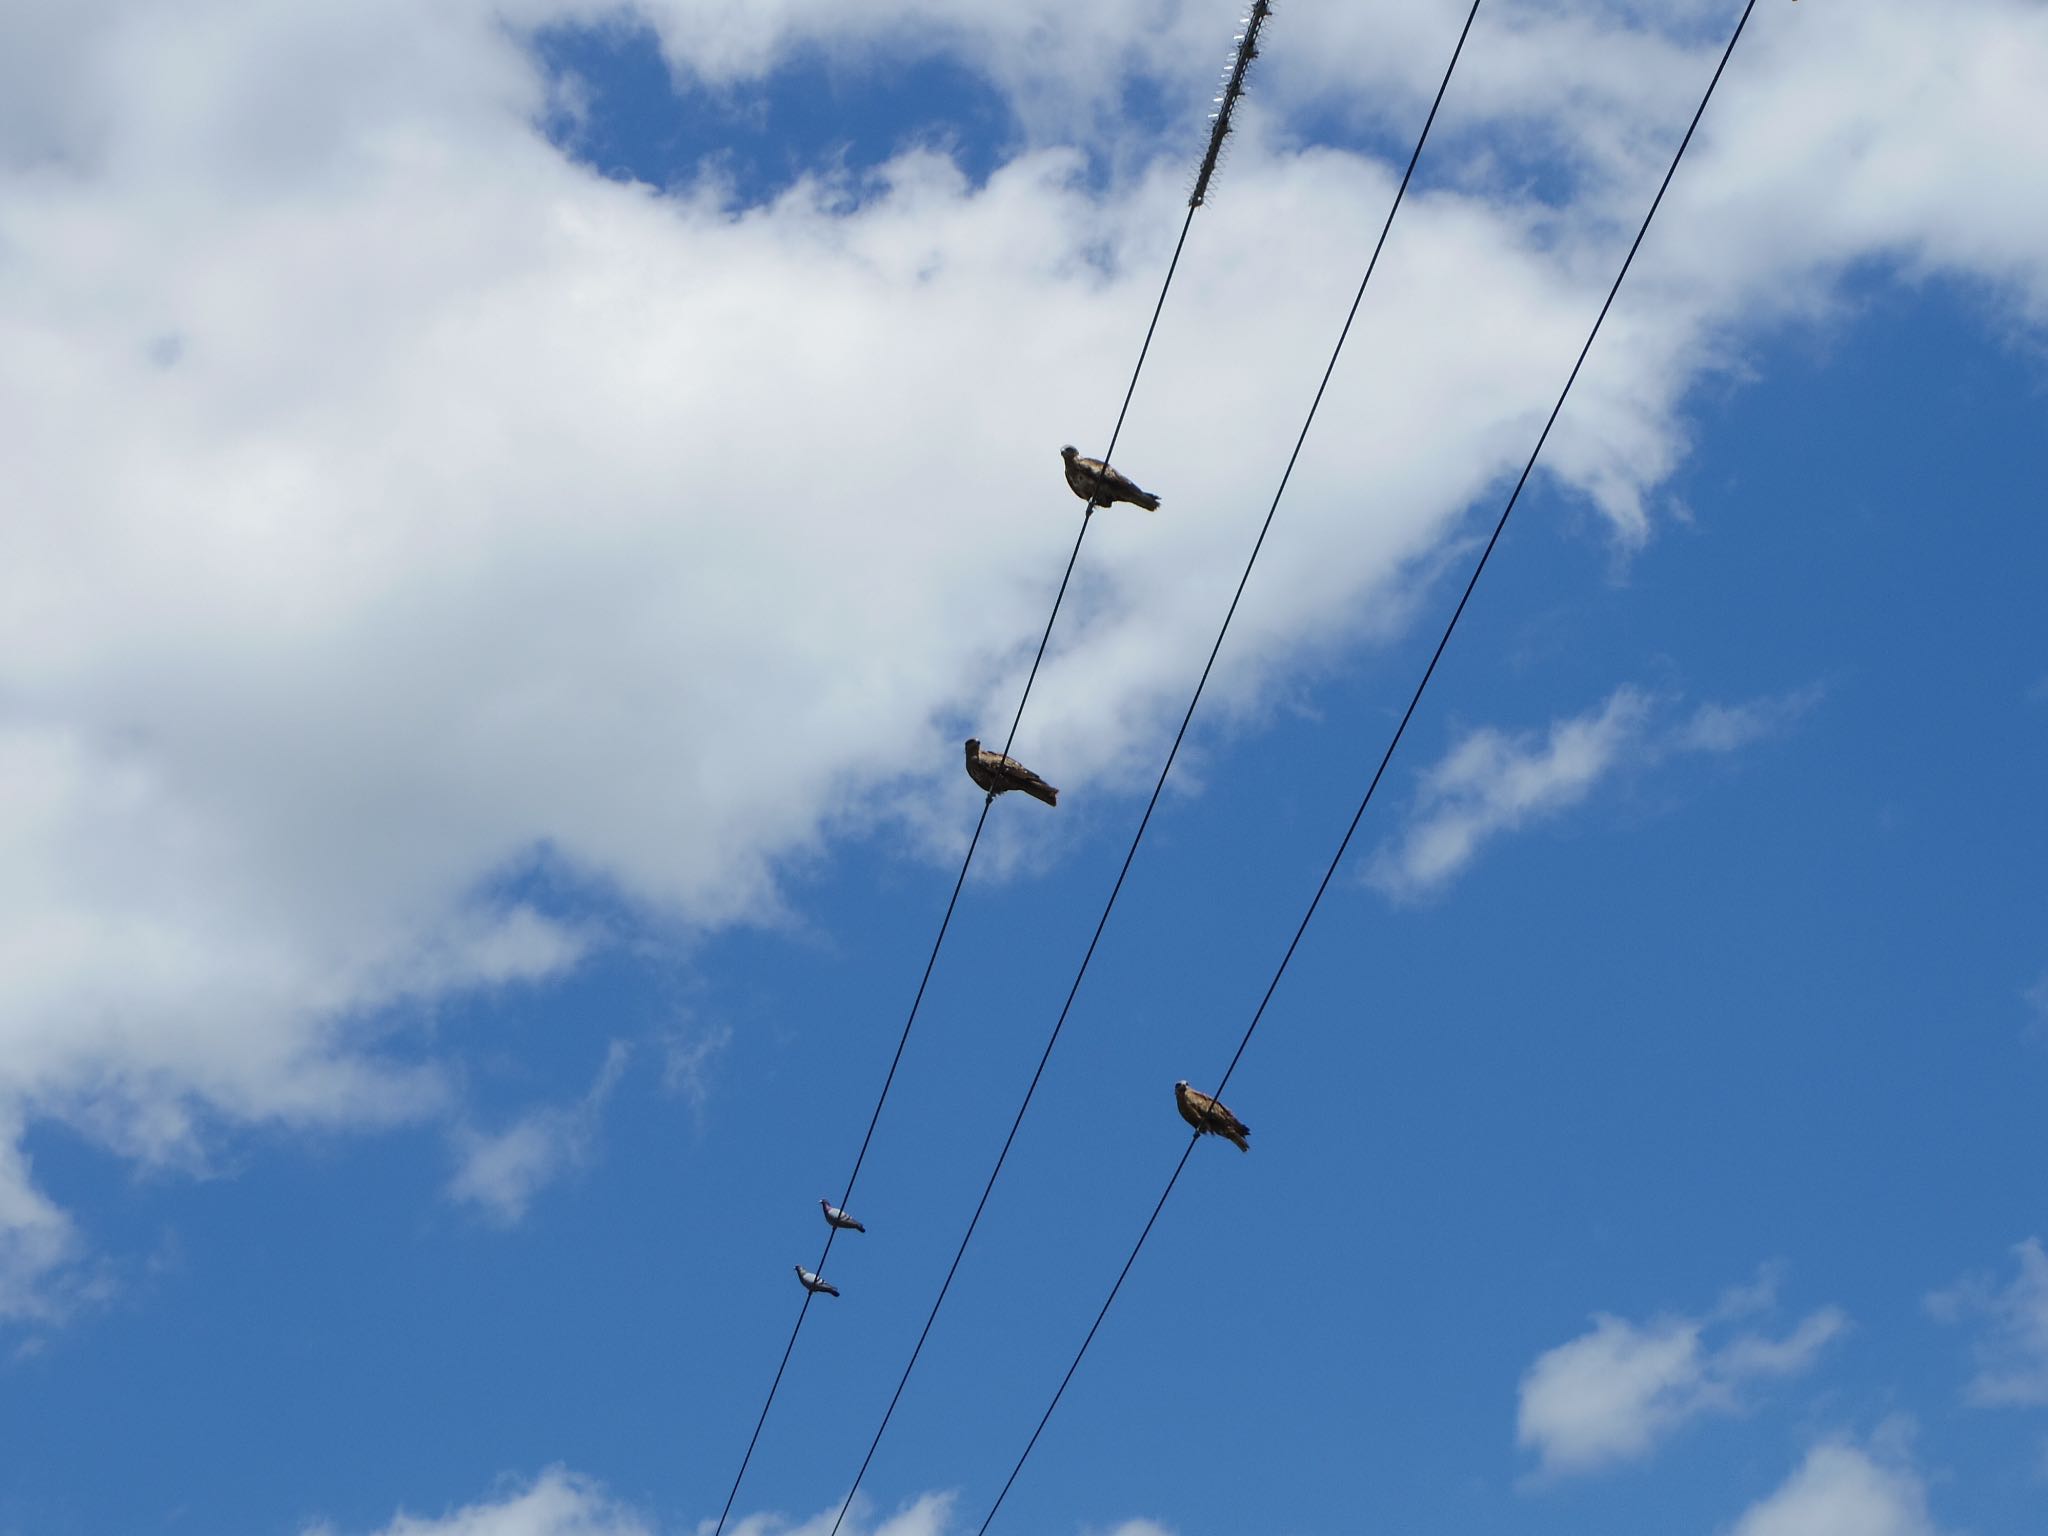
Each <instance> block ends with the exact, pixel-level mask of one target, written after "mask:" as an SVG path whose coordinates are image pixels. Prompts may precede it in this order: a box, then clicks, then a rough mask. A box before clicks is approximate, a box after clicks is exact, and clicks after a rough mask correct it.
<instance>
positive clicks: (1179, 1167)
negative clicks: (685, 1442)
mask: <svg viewBox="0 0 2048 1536" xmlns="http://www.w3.org/2000/svg"><path fill="white" fill-rule="evenodd" d="M1755 9H1756V0H1748V3H1747V4H1746V5H1744V7H1743V10H1742V16H1741V19H1740V20H1738V21H1737V22H1736V24H1735V31H1734V33H1733V34H1732V35H1731V36H1730V37H1729V39H1728V46H1727V48H1726V49H1724V50H1723V51H1722V54H1721V61H1720V63H1719V64H1718V65H1716V66H1715V68H1714V75H1713V78H1712V79H1711V80H1710V81H1709V82H1708V83H1707V89H1706V93H1705V95H1703V96H1702V97H1701V98H1700V104H1699V107H1698V109H1697V110H1696V111H1694V113H1693V115H1692V122H1691V123H1690V124H1689V125H1688V126H1687V127H1686V130H1685V137H1684V138H1683V139H1681V140H1680V141H1679V145H1678V149H1677V151H1676V153H1674V154H1673V155H1672V157H1671V165H1670V167H1669V168H1668V169H1667V170H1666V171H1665V172H1664V180H1663V181H1662V183H1660V184H1659V186H1658V188H1657V195H1656V197H1655V198H1654V199H1652V200H1651V203H1650V211H1649V212H1648V213H1646V214H1645V215H1644V216H1643V222H1642V226H1641V227H1640V228H1639V229H1638V230H1637V231H1636V237H1635V239H1634V241H1633V242H1631V243H1630V245H1629V248H1628V255H1627V256H1626V257H1624V258H1623V260H1622V263H1621V271H1620V272H1619V273H1617V274H1616V276H1615V279H1614V284H1613V286H1612V287H1611V288H1609V289H1608V290H1607V299H1606V301H1605V302H1604V303H1603V304H1601V306H1600V313H1599V316H1598V317H1597V318H1596V319H1595V320H1594V322H1593V329H1592V331H1591V332H1590V333H1589V334H1588V335H1587V337H1586V344H1585V345H1584V346H1583V347H1581V348H1580V349H1579V356H1578V361H1576V362H1574V363H1573V364H1572V371H1571V374H1570V376H1569V377H1567V378H1566V380H1565V383H1564V388H1563V389H1562V390H1560V391H1559V392H1558V397H1557V403H1556V404H1555V405H1553V406H1552V407H1551V409H1550V416H1549V419H1548V420H1546V421H1545V422H1544V424H1543V430H1542V432H1541V433H1540V434H1538V436H1537V438H1536V446H1535V448H1534V449H1533V450H1531V452H1530V454H1529V460H1528V462H1527V463H1526V464H1524V465H1523V466H1522V473H1521V475H1520V477H1519V478H1518V479H1517V480H1516V481H1515V488H1514V490H1513V491H1512V492H1510V493H1509V495H1508V500H1507V505H1506V506H1505V507H1503V508H1502V509H1501V514H1500V518H1499V520H1498V521H1497V522H1496V523H1495V524H1494V527H1493V536H1492V537H1491V538H1489V539H1488V540H1487V541H1486V548H1485V549H1484V550H1482V551H1481V552H1480V555H1479V559H1478V561H1477V563H1476V564H1475V565H1474V566H1473V568H1472V575H1471V578H1470V579H1469V580H1468V581H1467V582H1466V583H1465V591H1464V593H1463V595H1462V596H1460V597H1459V599H1458V605H1457V607H1456V608H1455V609H1453V610H1452V612H1451V617H1450V622H1449V623H1447V624H1445V626H1444V632H1443V635H1442V637H1441V638H1440V639H1439V640H1438V641H1437V644H1436V650H1435V652H1434V653H1433V654H1432V655H1431V656H1430V658H1429V665H1428V666H1427V667H1426V668H1424V669H1423V673H1422V681H1421V682H1419V683H1417V684H1416V685H1415V693H1414V695H1413V696H1412V697H1411V698H1410V699H1409V701H1408V708H1407V710H1406V711H1405V712H1404V713H1403V714H1402V716H1401V722H1400V724H1399V725H1397V726H1396V727H1395V728H1394V734H1393V737H1392V738H1391V739H1390V740H1389V741H1388V743H1387V749H1386V751H1385V752H1384V753H1383V754H1381V757H1380V762H1379V767H1378V768H1376V769H1375V770H1374V771H1373V776H1372V781H1371V782H1370V783H1369V784H1368V785H1367V786H1366V790H1365V794H1364V796H1363V797H1362V798H1361V799H1360V800H1359V802H1358V809H1357V810H1356V811H1354V812H1353V813H1352V816H1351V824H1350V825H1349V826H1347V827H1346V828H1345V829H1344V836H1343V838H1342V839H1341V840H1340V841H1339V842H1338V844H1337V851H1336V853H1335V854H1334V855H1332V857H1331V859H1330V863H1329V867H1328V868H1327V869H1325V870H1324V871H1323V878H1322V880H1321V881H1320V882H1319V883H1318V884H1317V886H1316V893H1315V896H1314V897H1313V899H1311V900H1310V902H1309V904H1308V910H1307V911H1306V912H1304V913H1303V914H1302V919H1301V922H1300V924H1299V925H1298V926H1297V927H1296V928H1295V930H1294V937H1293V938H1292V939H1291V940H1289V941H1288V945H1287V950H1286V952H1285V953H1284V954H1283V955H1282V956H1281V957H1280V964H1279V966H1278V967H1277V968H1276V969H1275V970H1274V972H1273V979H1272V980H1271V981H1270V982H1268V983H1267V985H1266V991H1265V995H1264V996H1262V997H1261V998H1260V999H1259V1006H1258V1008H1257V1009H1256V1010H1255V1011H1254V1012H1253V1014H1252V1019H1251V1022H1250V1023H1249V1024H1247V1025H1246V1026H1245V1031H1244V1035H1243V1037H1242V1038H1241V1039H1240V1040H1239V1041H1238V1043H1237V1050H1236V1052H1235V1054H1233V1055H1232V1056H1231V1058H1230V1065H1229V1067H1228V1068H1226V1069H1225V1071H1224V1073H1223V1076H1222V1078H1221V1079H1220V1080H1218V1082H1217V1084H1216V1088H1215V1096H1216V1097H1217V1098H1219V1099H1220V1098H1221V1097H1222V1096H1223V1090H1224V1089H1225V1088H1226V1087H1228V1086H1229V1083H1230V1079H1231V1076H1232V1074H1233V1073H1235V1072H1236V1071H1237V1065H1238V1063H1239V1062H1240V1061H1241V1060H1242V1059H1243V1058H1244V1053H1245V1048H1246V1047H1247V1046H1249V1045H1250V1044H1251V1040H1252V1033H1253V1031H1255V1030H1256V1029H1257V1028H1258V1027H1259V1021H1260V1019H1262V1018H1264V1017H1265V1013H1266V1005H1267V1004H1268V1003H1270V1002H1271V1001H1272V1000H1273V994H1274V992H1275V991H1276V990H1277V989H1278V988H1279V985H1280V979H1281V977H1283V976H1285V975H1286V974H1287V967H1288V964H1289V962H1291V961H1292V960H1293V959H1294V951H1295V949H1296V948H1297V947H1298V946H1299V945H1300V943H1301V938H1302V935H1303V934H1304V933H1306V932H1307V931H1308V925H1309V922H1310V920H1311V919H1312V918H1314V916H1315V914H1316V908H1317V907H1318V906H1319V905H1320V904H1321V902H1322V899H1323V893H1324V892H1325V891H1327V890H1328V889H1329V888H1330V881H1331V880H1332V879H1334V878H1335V876H1336V873H1337V870H1338V869H1339V867H1340V866H1341V865H1342V864H1343V862H1344V855H1345V853H1346V852H1347V851H1348V850H1349V848H1350V846H1351V839H1352V836H1353V835H1354V834H1355V833H1356V832H1357V831H1358V824H1359V822H1361V821H1362V820H1363V819H1364V818H1365V810H1366V807H1367V806H1368V805H1370V804H1371V803H1372V797H1373V792H1374V791H1375V790H1377V789H1378V788H1379V785H1380V780H1381V779H1382V778H1383V777H1384V776H1385V774H1386V771H1387V764H1388V763H1390V762H1391V761H1393V757H1394V752H1395V749H1396V748H1398V747H1399V746H1400V744H1401V738H1402V736H1403V735H1404V734H1406V732H1407V730H1408V722H1409V721H1410V720H1412V719H1413V718H1414V717H1415V711H1416V708H1417V706H1419V705H1420V704H1421V702H1422V695H1423V693H1424V691H1425V690H1427V689H1428V687H1429V682H1430V679H1431V678H1432V677H1433V676H1435V674H1436V668H1437V663H1438V662H1439V661H1441V660H1442V659H1443V654H1444V650H1445V648H1446V647H1447V646H1449V644H1450V643H1451V635H1452V633H1453V632H1454V631H1455V630H1456V629H1457V627H1458V620H1459V619H1460V618H1461V617H1463V615H1464V612H1465V607H1466V604H1468V603H1469V602H1470V601H1471V599H1472V593H1473V590H1474V589H1475V588H1476V587H1477V586H1478V585H1479V578H1480V576H1481V574H1482V573H1483V572H1484V571H1485V570H1486V564H1487V561H1488V560H1490V559H1491V558H1492V557H1493V551H1494V547H1495V546H1496V545H1497V544H1499V543H1500V537H1501V534H1502V533H1504V532H1505V531H1506V529H1507V525H1508V518H1509V517H1510V515H1512V514H1513V512H1514V510H1515V505H1516V503H1517V502H1519V501H1520V500H1521V496H1522V491H1523V489H1524V488H1525V487H1526V486H1527V485H1528V483H1529V477H1530V475H1531V474H1532V473H1533V472H1534V471H1535V468H1536V460H1537V458H1538V457H1539V456H1540V455H1541V454H1542V452H1543V448H1544V445H1545V444H1546V443H1547V442H1548V441H1549V440H1550V432H1551V429H1552V428H1553V427H1555V426H1556V425H1557V418H1558V416H1559V415H1560V413H1562V412H1563V410H1564V404H1565V401H1566V399H1567V398H1569V397H1570V395H1571V392H1572V385H1573V384H1575V383H1576V382H1577V381H1578V377H1579V371H1580V370H1581V369H1582V368H1584V367H1585V364H1586V358H1587V357H1588V355H1590V354H1591V352H1592V350H1593V343H1594V342H1595V341H1596V340H1597V339H1598V338H1599V335H1600V328H1601V326H1602V325H1604V324H1605V323H1606V320H1607V314H1608V311H1609V310H1611V309H1612V308H1613V307H1614V300H1615V297H1616V296H1617V295H1618V294H1619V293H1620V292H1621V285H1622V283H1623V281H1624V280H1625V279H1626V278H1627V277H1628V273H1629V268H1630V267H1631V266H1633V265H1634V264H1635V259H1636V252H1637V251H1639V250H1641V249H1642V245H1643V240H1644V237H1645V236H1647V235H1648V234H1649V232H1650V224H1651V222H1652V221H1653V220H1654V219H1655V218H1656V217H1657V210H1658V209H1659V208H1661V207H1662V206H1663V204H1664V194H1665V193H1666V192H1667V191H1669V190H1670V187H1671V180H1672V178H1673V177H1674V176H1676V175H1677V174H1678V166H1679V162H1681V161H1682V160H1684V158H1685V152H1686V149H1687V147H1688V146H1690V145H1691V143H1692V140H1693V134H1694V133H1695V132H1696V131H1697V130H1698V128H1699V125H1700V120H1701V119H1702V118H1703V117H1705V116H1706V111H1707V103H1709V102H1710V101H1712V100H1713V99H1714V90H1715V88H1716V87H1717V86H1719V85H1720V83H1721V75H1722V73H1723V72H1724V71H1725V70H1726V69H1727V68H1728V61H1729V59H1730V58H1732V57H1733V56H1734V54H1735V45H1736V44H1737V43H1739V42H1740V41H1741V40H1742V34H1743V31H1744V29H1745V28H1747V27H1748V25H1749V17H1750V13H1751V12H1752V11H1754V10H1755ZM1200 1140H1201V1133H1200V1132H1199V1131H1198V1132H1196V1133H1195V1134H1194V1135H1193V1136H1191V1137H1190V1138H1189V1139H1188V1144H1187V1145H1186V1146H1185V1147H1184V1148H1183V1149H1182V1150H1181V1154H1180V1161H1179V1162H1178V1163H1176V1164H1174V1168H1173V1174H1172V1176H1171V1177H1170V1178H1168V1179H1167V1181H1166V1188H1165V1189H1164V1190H1163V1191H1162V1192H1161V1194H1160V1196H1159V1200H1158V1202H1157V1203H1156V1204H1155V1205H1154V1206H1153V1207H1152V1214H1151V1215H1150V1216H1148V1217H1147V1218H1146V1219H1145V1226H1144V1229H1143V1230H1142V1231H1140V1232H1139V1234H1138V1240H1137V1242H1136V1243H1134V1244H1132V1246H1131V1252H1130V1256H1129V1257H1128V1258H1126V1259H1125V1260H1124V1266H1123V1268H1122V1269H1121V1270H1119V1271H1118V1273H1117V1277H1116V1283H1115V1284H1114V1285H1112V1286H1111V1287H1110V1288H1109V1295H1108V1296H1107V1297H1106V1298H1104V1300H1103V1303H1102V1307H1101V1309H1100V1310H1099V1311H1097V1312H1096V1314H1095V1321H1094V1322H1093V1323H1091V1324H1090V1325H1089V1328H1088V1333H1087V1335H1086V1337H1084V1338H1083V1339H1082V1340H1081V1347H1080V1348H1079V1349H1078V1350H1076V1351H1075V1352H1074V1359H1073V1363H1072V1364H1070V1365H1069V1366H1068V1367H1067V1372H1066V1375H1064V1376H1063V1377H1061V1378H1060V1384H1059V1387H1058V1389H1057V1390H1056V1391H1055V1392H1054V1393H1053V1395H1052V1401H1051V1402H1050V1403H1048V1404H1047V1405H1046V1409H1045V1412H1044V1413H1043V1414H1041V1415H1040V1416H1039V1420H1038V1425H1037V1427H1036V1428H1035V1429H1033V1430H1032V1431H1031V1438H1030V1439H1029V1440H1028V1441H1027V1442H1025V1446H1024V1452H1023V1454H1022V1455H1020V1456H1019V1457H1018V1458H1017V1463H1016V1465H1015V1466H1013V1467H1012V1468H1011V1469H1010V1475H1009V1477H1008V1478H1007V1479H1006V1480H1005V1481H1004V1483H1003V1488H1002V1492H1001V1493H999V1494H997V1495H996V1501H995V1503H994V1504H993V1505H992V1506H991V1507H990V1509H989V1512H988V1515H987V1516H986V1517H985V1518H984V1519H983V1520H982V1522H981V1525H980V1527H979V1528H978V1529H977V1531H976V1533H975V1536H987V1532H988V1528H989V1525H990V1524H991V1523H992V1522H993V1521H994V1520H995V1517H996V1513H997V1511H998V1510H1000V1509H1001V1508H1002V1507H1003V1501H1004V1500H1005V1499H1006V1498H1008V1497H1009V1494H1010V1489H1011V1487H1012V1486H1013V1485H1014V1484H1015V1483H1016V1481H1017V1475H1018V1474H1019V1473H1020V1472H1022V1471H1023V1470H1024V1463H1025V1462H1026V1461H1027V1460H1029V1459H1030V1456H1031V1452H1032V1450H1033V1448H1034V1447H1036V1446H1037V1444H1038V1437H1039V1436H1040V1434H1042V1433H1043V1432H1044V1430H1045V1426H1046V1424H1047V1422H1048V1421H1049V1420H1050V1419H1051V1418H1052V1415H1053V1410H1054V1409H1055V1408H1057V1407H1059V1405H1060V1399H1061V1398H1062V1397H1063V1396H1065V1395H1066V1390H1067V1384H1068V1383H1069V1382H1071V1381H1072V1380H1073V1379H1074V1372H1075V1371H1077V1370H1079V1369H1080V1366H1081V1360H1082V1358H1083V1356H1085V1355H1086V1354H1087V1353H1088V1346H1089V1345H1090V1344H1092V1343H1094V1342H1095V1334H1096V1331H1097V1330H1098V1329H1100V1328H1101V1327H1102V1321H1103V1319H1104V1318H1106V1317H1107V1316H1108V1315H1109V1309H1110V1307H1111V1305H1112V1304H1114V1302H1115V1301H1116V1298H1117V1292H1119V1291H1120V1290H1122V1289H1123V1283H1124V1279H1125V1277H1126V1276H1128V1275H1129V1274H1130V1272H1131V1266H1132V1265H1134V1264H1135V1263H1137V1261H1138V1255H1139V1253H1140V1252H1142V1251H1143V1249H1144V1247H1145V1240H1146V1239H1147V1238H1149V1237H1150V1236H1151V1235H1152V1228H1153V1226H1154V1225H1155V1224H1156V1223H1157V1222H1158V1220H1159V1215H1160V1212H1162V1211H1163V1210H1165V1209H1166V1202H1167V1200H1168V1199H1169V1198H1171V1196H1172V1194H1173V1190H1174V1186H1175V1185H1176V1184H1178V1183H1179V1182H1180V1176H1181V1173H1182V1171H1183V1170H1184V1169H1185V1168H1186V1167H1187V1165H1188V1158H1189V1156H1190V1155H1191V1154H1192V1153H1193V1152H1194V1149H1195V1144H1196V1143H1197V1142H1198V1141H1200Z"/></svg>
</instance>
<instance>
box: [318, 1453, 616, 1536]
mask: <svg viewBox="0 0 2048 1536" xmlns="http://www.w3.org/2000/svg"><path fill="white" fill-rule="evenodd" d="M653 1530H654V1528H653V1527H652V1526H651V1525H649V1524H648V1523H647V1522H646V1521H645V1520H643V1519H641V1518H640V1517H639V1516H638V1515H636V1514H634V1513H633V1512H632V1511H631V1510H629V1509H627V1508H626V1507H625V1506H623V1505H621V1504H618V1503H616V1502H614V1501H613V1500H611V1499H609V1498H607V1497H606V1496H605V1494H604V1492H603V1490H602V1489H600V1488H599V1487H598V1486H597V1485H596V1484H595V1483H593V1482H591V1481H590V1480H589V1479H587V1478H581V1477H578V1476H576V1475H575V1474H574V1473H571V1472H566V1471H564V1470H563V1469H562V1468H560V1467H552V1468H550V1469H549V1470H548V1471H546V1472H544V1473H542V1474H541V1475H540V1477H539V1478H538V1479H536V1480H535V1482H534V1484H533V1486H532V1487H530V1488H528V1489H526V1490H525V1491H524V1492H521V1493H512V1494H508V1495H506V1496H505V1497H504V1498H502V1499H497V1500H486V1501H482V1502H479V1503H475V1504H467V1505H464V1506H463V1507H462V1508H461V1509H458V1510H455V1511H453V1512H451V1513H449V1514H446V1515H442V1516H440V1517H438V1518H435V1517H431V1516H420V1515H407V1514H400V1515H399V1516H398V1517H397V1518H396V1519H394V1520H393V1521H392V1522H391V1523H390V1524H389V1525H387V1526H385V1527H384V1528H383V1530H382V1531H380V1532H378V1533H377V1536H653ZM305 1536H335V1531H334V1528H333V1527H332V1526H329V1525H317V1526H312V1527H309V1528H308V1529H307V1530H306V1532H305Z"/></svg>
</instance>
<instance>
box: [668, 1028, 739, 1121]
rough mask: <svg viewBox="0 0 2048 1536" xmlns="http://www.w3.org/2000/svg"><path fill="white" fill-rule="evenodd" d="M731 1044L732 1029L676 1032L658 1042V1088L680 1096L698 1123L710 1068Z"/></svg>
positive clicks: (706, 1098) (708, 1088)
mask: <svg viewBox="0 0 2048 1536" xmlns="http://www.w3.org/2000/svg"><path fill="white" fill-rule="evenodd" d="M731 1044H732V1026H731V1025H730V1024H716V1025H712V1026H711V1027H709V1028H706V1029H699V1030H688V1029H678V1030H675V1031H672V1032H671V1033H669V1034H667V1035H665V1036H664V1037H663V1038H662V1063H661V1086H662V1087H663V1088H664V1089H666V1090H667V1091H668V1092H670V1093H674V1094H680V1095H681V1096H682V1097H683V1099H684V1101H685V1102H687V1103H688V1104H689V1106H690V1112H691V1113H692V1114H694V1115H696V1116H697V1117H698V1119H699V1121H701V1120H702V1119H703V1115H704V1106H705V1104H706V1103H708V1102H709V1101H710V1098H711V1080H710V1079H711V1064H712V1063H713V1062H714V1061H716V1060H717V1059H718V1057H719V1055H720V1054H721V1053H722V1052H723V1051H724V1050H725V1048H726V1047H727V1046H728V1045H731Z"/></svg>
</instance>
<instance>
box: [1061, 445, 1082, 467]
mask: <svg viewBox="0 0 2048 1536" xmlns="http://www.w3.org/2000/svg"><path fill="white" fill-rule="evenodd" d="M1080 451H1081V450H1080V449H1078V448H1076V447H1075V446H1074V445H1073V444H1072V443H1069V444H1067V446H1066V447H1064V448H1062V449H1061V450H1060V457H1061V458H1063V459H1065V460H1066V461H1067V462H1068V463H1069V464H1071V463H1073V461H1074V459H1075V457H1076V455H1078V454H1079V453H1080Z"/></svg>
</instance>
